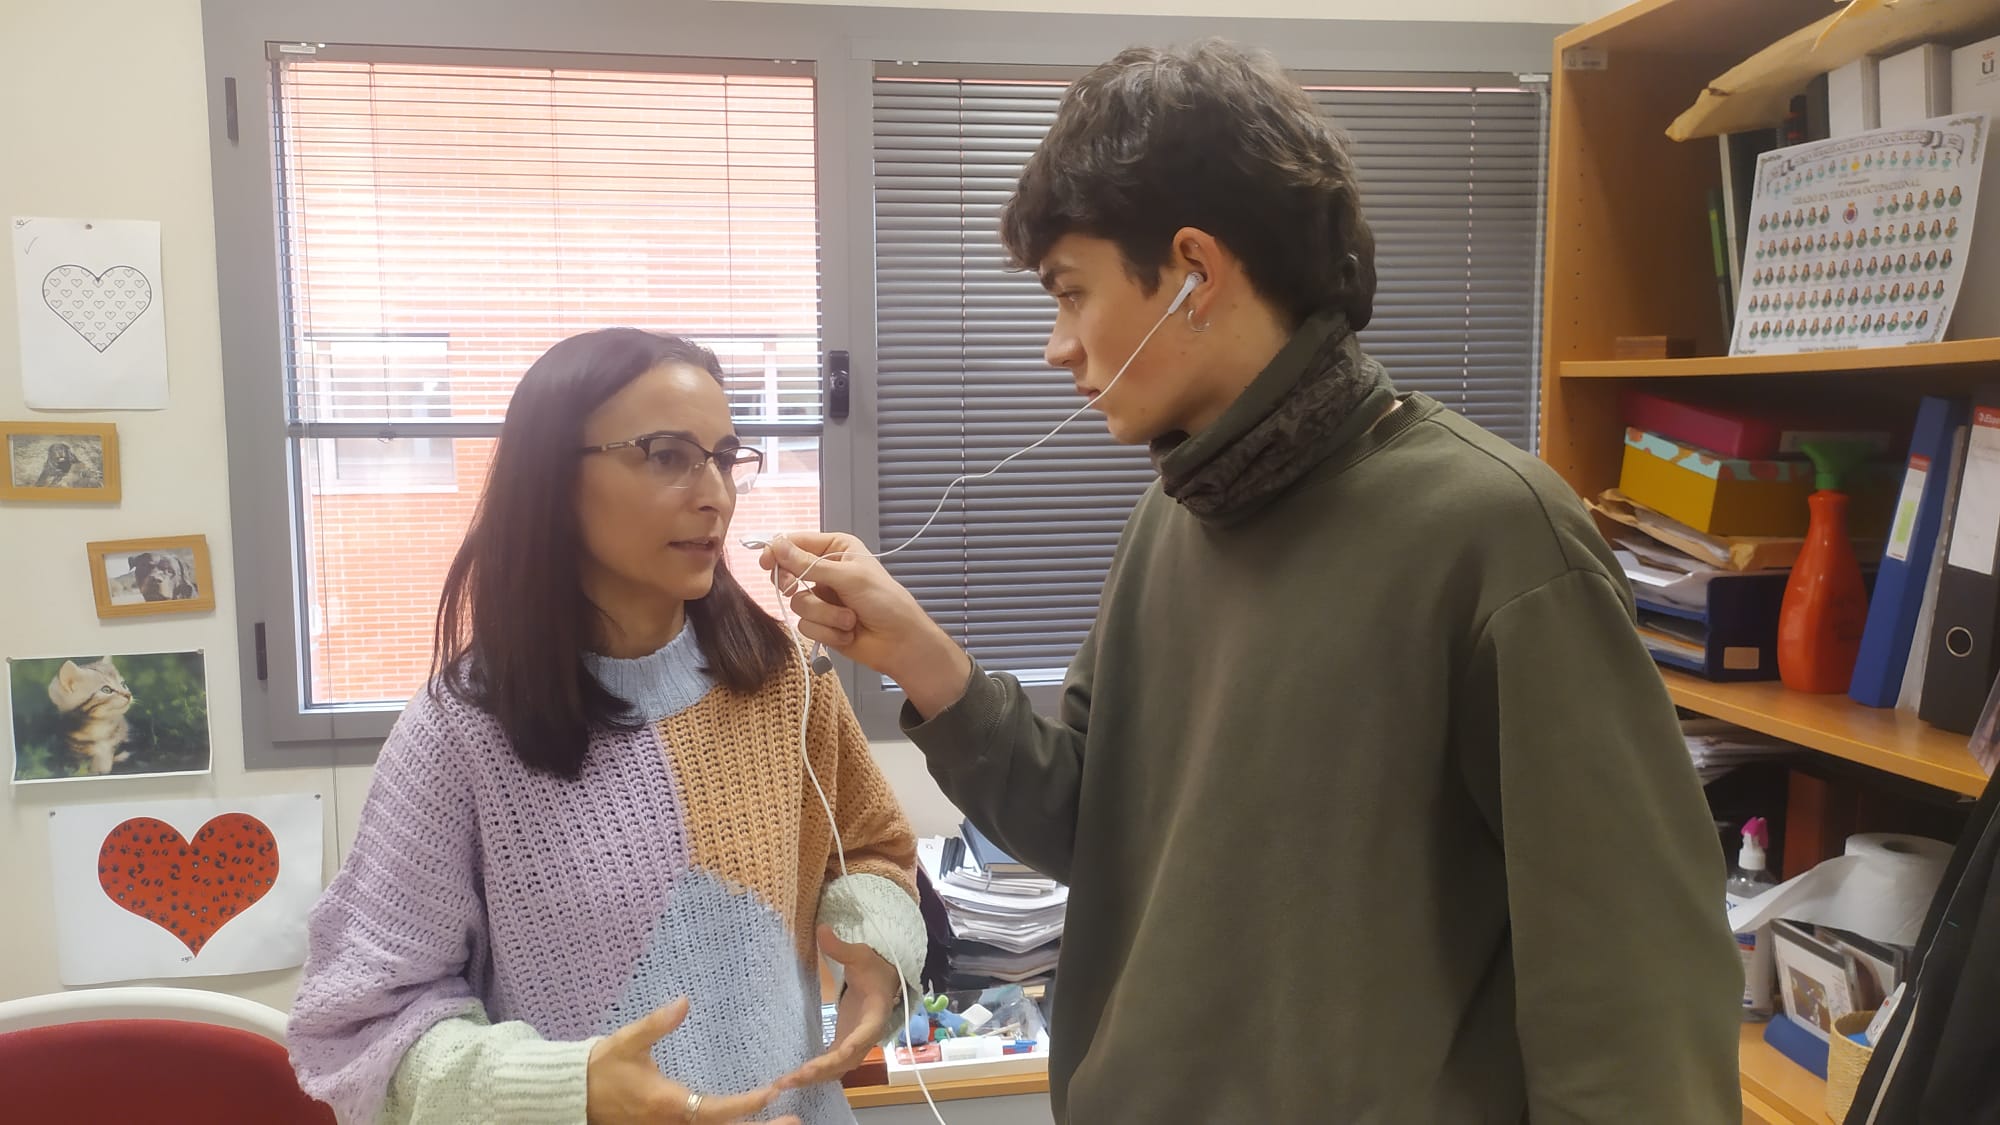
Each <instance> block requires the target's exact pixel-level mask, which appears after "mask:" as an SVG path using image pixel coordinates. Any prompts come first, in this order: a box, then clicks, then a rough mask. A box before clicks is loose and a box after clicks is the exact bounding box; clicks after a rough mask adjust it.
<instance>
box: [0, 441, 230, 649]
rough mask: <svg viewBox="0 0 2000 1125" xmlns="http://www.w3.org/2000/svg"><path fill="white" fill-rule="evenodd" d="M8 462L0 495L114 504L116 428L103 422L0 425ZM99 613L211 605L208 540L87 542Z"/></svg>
mask: <svg viewBox="0 0 2000 1125" xmlns="http://www.w3.org/2000/svg"><path fill="white" fill-rule="evenodd" d="M0 444H3V445H4V453H5V456H6V465H5V472H4V474H0V500H21V501H30V502H38V503H51V504H65V503H68V504H75V503H86V504H87V503H116V502H117V501H118V496H119V489H118V430H117V427H115V426H113V425H111V424H109V423H103V422H0ZM86 550H87V551H88V552H89V562H90V586H91V590H92V592H93V593H94V594H95V595H96V599H97V616H99V617H105V618H110V617H141V616H147V615H151V614H161V613H201V612H204V611H207V610H212V609H214V608H215V578H214V574H213V572H212V571H211V570H210V567H209V558H208V540H207V538H206V537H204V536H200V535H177V536H170V537H167V538H160V539H119V540H107V541H104V542H99V543H90V544H87V545H86Z"/></svg>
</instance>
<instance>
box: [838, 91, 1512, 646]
mask: <svg viewBox="0 0 2000 1125" xmlns="http://www.w3.org/2000/svg"><path fill="white" fill-rule="evenodd" d="M1308 88H1309V90H1310V92H1311V94H1312V97H1313V99H1314V101H1315V102H1316V103H1317V104H1318V105H1319V106H1320V108H1321V109H1322V110H1323V111H1324V112H1325V113H1327V114H1328V115H1329V116H1330V117H1332V118H1333V119H1334V120H1335V121H1336V122H1337V123H1338V124H1340V125H1341V127H1342V128H1344V129H1346V130H1347V131H1348V133H1349V134H1350V136H1351V137H1352V139H1353V144H1354V149H1353V151H1354V156H1355V161H1356V164H1357V165H1358V168H1359V172H1360V176H1361V183H1362V202H1363V208H1364V211H1365V213H1366V214H1367V216H1368V219H1369V221H1370V223H1371V224H1372V225H1373V227H1374V230H1375V234H1376V238H1377V243H1378V268H1379V274H1380V279H1381V280H1380V286H1379V290H1378V294H1377V299H1376V305H1375V309H1376V312H1375V319H1374V322H1373V323H1372V324H1371V326H1370V327H1369V329H1368V330H1367V331H1366V332H1365V333H1364V335H1363V342H1364V344H1365V346H1366V347H1367V348H1368V349H1369V351H1371V352H1372V353H1373V354H1375V355H1376V356H1377V357H1378V358H1380V359H1381V360H1382V362H1383V363H1384V364H1385V365H1386V366H1387V367H1388V368H1389V371H1390V373H1391V375H1392V376H1393V377H1394V378H1395V380H1396V382H1397V383H1398V385H1399V386H1401V387H1402V388H1403V389H1406V390H1421V391H1425V392H1427V393H1429V394H1431V395H1434V396H1435V397H1437V398H1439V399H1441V400H1442V401H1444V402H1445V403H1446V404H1447V405H1449V406H1451V407H1452V408H1454V409H1456V410H1459V411H1461V412H1463V413H1465V414H1467V415H1468V416H1469V417H1471V418H1472V419H1473V420H1475V421H1477V422H1479V423H1480V424H1482V425H1484V426H1486V427H1488V428H1489V429H1492V430H1493V431H1495V432H1496V433H1498V434H1500V435H1501V436H1503V437H1505V438H1506V439H1508V440H1510V441H1513V442H1515V443H1517V444H1520V445H1522V446H1524V447H1525V446H1527V445H1529V444H1530V442H1531V441H1532V435H1533V432H1534V414H1535V364H1536V355H1535V346H1536V340H1537V334H1538V333H1537V325H1536V323H1535V321H1536V316H1535V310H1536V307H1535V291H1536V288H1537V285H1538V278H1537V276H1536V268H1535V266H1536V254H1535V249H1536V246H1537V245H1538V243H1539V238H1540V233H1539V226H1540V220H1539V204H1540V199H1541V191H1542V172H1541V166H1542V161H1541V119H1542V113H1543V107H1542V95H1541V93H1540V92H1539V91H1535V90H1519V89H1482V88H1477V87H1474V86H1471V85H1469V84H1468V85H1466V86H1459V87H1424V88H1409V87H1394V88H1390V87H1353V86H1345V87H1344V86H1337V85H1334V84H1332V83H1326V84H1318V85H1310V86H1309V87H1308ZM1064 89H1065V84H1064V82H1062V81H1060V80H1014V81H1007V80H996V79H975V78H962V77H955V78H936V79H931V78H919V79H911V78H905V77H897V76H890V75H883V76H878V78H877V79H876V82H875V89H874V129H875V139H874V157H875V221H876V229H875V251H876V313H877V316H876V319H877V339H876V357H877V373H876V388H877V389H876V397H877V406H876V410H877V456H876V465H877V496H878V517H879V526H880V529H881V545H882V546H883V547H884V548H887V547H891V546H894V545H896V544H898V543H901V542H903V541H904V540H905V539H907V538H908V537H909V536H910V535H911V534H913V533H915V532H916V530H917V529H918V527H920V526H921V525H922V523H923V521H924V520H925V519H926V518H927V517H928V516H929V515H930V513H931V510H932V508H933V507H934V506H935V505H936V503H937V498H938V496H939V494H940V493H941V491H942V490H943V489H944V488H945V487H946V485H948V484H949V483H950V481H951V480H952V479H953V478H955V477H957V476H959V475H960V474H963V473H966V472H977V471H980V470H983V469H986V468H989V467H991V466H992V465H994V464H996V463H997V462H998V461H999V460H1000V459H1002V458H1004V457H1005V456H1006V455H1007V454H1009V453H1011V452H1013V451H1014V450H1016V449H1019V448H1021V447H1022V446H1024V445H1026V444H1028V443H1029V442H1031V441H1033V440H1034V439H1035V438H1037V437H1039V436H1041V435H1042V434H1044V433H1046V432H1047V431H1048V430H1049V428H1050V427H1052V426H1054V425H1055V424H1056V423H1057V422H1059V421H1060V420H1061V419H1063V418H1064V417H1066V416H1068V415H1069V414H1070V412H1071V411H1073V410H1075V409H1076V407H1077V405H1078V401H1079V400H1078V399H1077V397H1076V395H1075V392H1074V389H1073V388H1072V386H1071V384H1070V380H1069V378H1068V377H1067V376H1066V375H1064V374H1062V373H1060V372H1057V371H1054V370H1052V369H1050V368H1049V367H1048V366H1047V364H1046V363H1044V362H1043V359H1042V349H1043V346H1044V343H1045V342H1046V340H1047V335H1048V330H1049V326H1050V324H1051V323H1052V321H1053V318H1054V306H1053V304H1052V302H1051V301H1050V300H1049V298H1048V296H1047V295H1046V294H1045V293H1043V292H1042V290H1041V287H1040V285H1039V284H1038V283H1037V282H1036V281H1035V279H1034V278H1033V277H1032V276H1031V275H1028V274H1021V273H1010V272H1008V271H1007V270H1006V268H1005V265H1004V256H1003V252H1002V250H1001V248H1000V244H999V234H998V229H999V214H1000V209H1001V207H1002V205H1003V204H1004V203H1005V202H1006V200H1007V197H1008V196H1009V194H1010V193H1011V192H1012V191H1013V188H1014V183H1015V181H1016V179H1017V178H1018V177H1019V175H1020V171H1021V168H1022V166H1023V165H1024V164H1025V163H1026V161H1027V159H1028V157H1029V155H1030V154H1031V153H1033V151H1034V149H1035V146H1036V145H1037V144H1038V143H1039V142H1040V140H1041V138H1042V136H1043V135H1044V134H1045V133H1046V132H1047V130H1048V128H1049V126H1050V124H1051V123H1052V122H1053V121H1054V118H1055V111H1056V107H1057V104H1058V102H1059V101H1060V99H1061V97H1062V94H1063V91H1064ZM1153 477H1154V473H1153V470H1152V466H1151V464H1150V463H1149V461H1148V460H1147V457H1146V455H1145V452H1144V451H1143V450H1141V449H1133V448H1126V447H1121V446H1118V445H1117V444H1115V443H1113V442H1112V441H1111V440H1110V438H1109V437H1108V435H1106V433H1105V432H1104V428H1103V424H1102V422H1101V421H1099V420H1097V419H1096V418H1095V416H1094V415H1086V416H1085V417H1083V418H1080V419H1078V420H1077V421H1076V422H1075V423H1072V424H1071V425H1070V426H1069V427H1067V428H1066V429H1065V430H1064V431H1063V432H1062V433H1061V434H1059V435H1057V436H1056V437H1055V438H1053V439H1051V440H1050V441H1049V442H1048V444H1047V445H1044V446H1043V447H1042V448H1041V449H1039V450H1037V451H1035V452H1034V453H1031V454H1029V455H1028V456H1026V457H1023V458H1022V459H1020V460H1018V461H1016V462H1014V463H1013V464H1012V465H1010V466H1008V468H1007V469H1006V470H1005V471H1004V472H1002V473H1001V474H999V475H998V476H995V477H993V478H990V479H988V480H984V481H977V482H973V483H971V484H968V485H966V486H963V487H962V489H961V490H960V491H959V492H958V493H956V494H955V495H954V496H953V498H952V499H951V500H950V501H949V502H948V503H947V504H946V506H945V511H944V513H943V514H942V515H940V516H939V518H938V521H937V523H936V524H935V525H934V526H933V527H932V529H931V531H930V532H929V533H928V534H927V535H926V536H925V537H924V539H922V540H920V541H919V542H917V543H916V544H915V545H913V546H911V547H910V548H909V549H908V550H906V551H903V552H901V553H899V554H897V555H896V556H894V557H893V558H890V559H888V560H886V564H887V565H888V566H889V568H890V570H891V572H892V573H894V574H895V576H896V577H897V578H898V579H899V580H900V581H902V582H903V583H904V584H905V585H906V586H908V587H909V588H910V589H911V591H912V592H913V593H915V594H916V596H917V598H918V600H919V601H920V602H921V603H922V604H923V605H924V607H925V608H926V609H927V610H928V611H929V612H930V613H931V614H932V616H933V617H935V618H936V619H937V620H938V621H939V623H940V624H941V625H943V626H944V627H945V629H947V630H948V631H949V632H951V633H952V634H953V635H954V636H956V637H957V638H958V639H959V640H960V641H961V642H962V643H964V644H965V645H966V646H967V647H968V649H969V650H970V651H971V652H972V653H973V655H974V656H976V657H977V658H978V659H979V660H980V661H981V662H982V663H983V664H985V665H986V666H987V667H988V668H991V669H998V670H1007V671H1012V672H1015V673H1017V674H1020V675H1022V676H1023V677H1024V678H1026V679H1029V680H1041V681H1046V680H1053V679H1057V678H1059V677H1060V676H1061V674H1062V671H1063V670H1064V668H1065V667H1066V666H1067V664H1068V662H1069V660H1070V658H1071V657H1072V656H1073V655H1074V653H1075V651H1076V648H1077V646H1078V645H1079V644H1080V643H1081V641H1082V639H1083V636H1084V634H1085V632H1086V631H1087V630H1088V629H1089V626H1090V622H1091V620H1092V619H1093V617H1094V616H1095V614H1096V610H1097V601H1098V596H1099V593H1100V590H1101V587H1102V585H1103V581H1104V574H1105V571H1106V569H1107V567H1108V566H1109V563H1110V559H1111V555H1112V552H1113V550H1114V548H1115V547H1116V545H1117V539H1118V534H1119V531H1120V529H1121V528H1122V527H1123V525H1124V521H1125V518H1126V516H1127V514H1128V513H1129V512H1130V510H1131V507H1132V505H1133V503H1134V502H1136V501H1137V499H1138V497H1139V495H1140V493H1141V492H1143V491H1144V489H1145V488H1146V486H1147V485H1148V484H1149V483H1150V482H1151V481H1152V479H1153Z"/></svg>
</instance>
